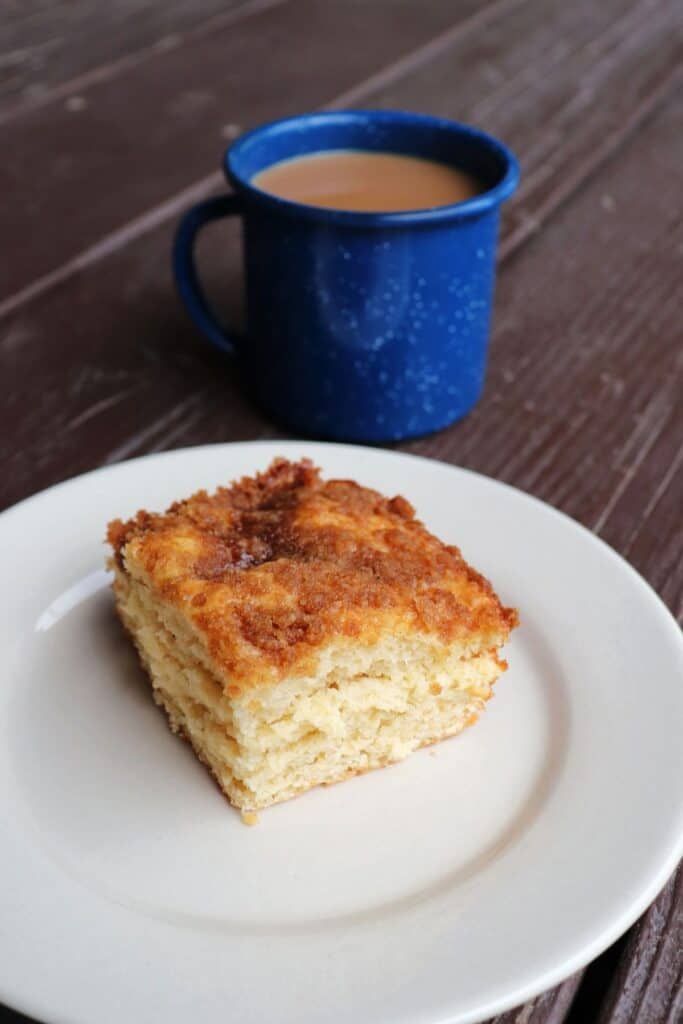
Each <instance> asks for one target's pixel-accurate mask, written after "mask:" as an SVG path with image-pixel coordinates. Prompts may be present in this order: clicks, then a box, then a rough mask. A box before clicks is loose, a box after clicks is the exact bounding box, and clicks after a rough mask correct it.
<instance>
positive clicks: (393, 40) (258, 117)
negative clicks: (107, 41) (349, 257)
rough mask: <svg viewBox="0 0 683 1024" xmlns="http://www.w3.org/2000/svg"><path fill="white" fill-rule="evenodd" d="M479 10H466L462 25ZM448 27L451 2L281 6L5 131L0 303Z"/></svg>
mask: <svg viewBox="0 0 683 1024" xmlns="http://www.w3.org/2000/svg"><path fill="white" fill-rule="evenodd" d="M477 6H478V0H461V2H460V3H459V4H458V5H457V8H456V10H457V12H458V17H461V18H467V16H468V15H471V14H472V13H473V12H474V11H476V9H477ZM250 9H251V8H246V7H245V10H250ZM453 20H454V15H453V7H452V5H451V4H449V3H448V0H423V2H421V3H420V4H419V5H416V4H414V3H413V2H412V0H375V2H373V3H372V4H369V5H368V4H362V3H358V2H356V0H353V2H351V3H339V2H336V0H325V2H322V3H321V2H320V0H296V2H290V3H287V4H278V5H276V6H271V7H267V8H265V9H263V10H256V12H255V13H252V14H251V15H250V16H248V17H243V18H242V19H241V21H239V22H238V23H237V24H238V25H239V31H237V30H236V28H235V26H233V25H232V24H228V25H226V26H225V27H224V28H222V29H221V28H220V27H219V28H217V30H216V31H214V32H212V33H210V34H207V35H202V36H201V37H200V38H199V39H197V40H196V42H195V43H194V44H193V46H192V47H191V48H188V47H178V48H174V49H172V50H167V51H158V52H155V53H152V54H150V55H149V56H148V59H146V60H144V61H142V62H140V63H136V64H135V65H134V66H132V67H131V68H130V69H129V70H128V71H127V73H126V74H125V75H119V76H117V77H115V78H113V79H107V80H105V81H101V82H99V81H98V82H95V83H94V84H93V85H92V86H90V87H89V88H86V89H84V90H83V91H82V93H81V94H80V101H81V105H80V106H79V107H78V108H77V109H74V108H73V106H72V105H71V104H70V103H69V102H66V101H63V100H62V99H61V98H60V99H59V100H58V101H56V102H55V103H50V104H47V105H45V106H43V107H41V108H40V109H38V110H35V111H29V112H27V113H26V114H25V115H24V116H22V117H21V118H17V119H15V120H13V121H12V122H10V123H8V124H5V125H4V126H0V137H1V138H2V144H3V150H4V154H5V157H4V159H3V161H2V165H0V189H2V192H3V194H4V196H5V197H6V198H8V199H9V200H10V201H9V202H6V203H5V204H4V205H3V208H2V213H1V214H0V216H1V217H2V223H1V228H0V234H2V236H3V238H4V239H6V240H7V243H9V244H10V245H11V247H12V251H13V259H12V260H11V261H7V262H5V263H3V264H2V265H1V266H0V298H5V297H7V296H8V295H11V294H14V293H16V292H17V291H20V290H21V289H23V288H25V287H26V286H28V285H30V284H31V282H32V281H34V280H35V279H36V278H39V277H41V276H42V275H44V274H48V273H50V272H51V271H54V270H55V269H56V268H58V267H60V266H61V264H63V263H64V262H65V261H67V260H69V259H72V258H74V257H75V256H76V255H77V254H78V253H79V252H80V251H81V250H83V249H84V248H87V247H88V246H92V245H93V244H94V243H96V242H99V241H100V240H101V239H102V238H103V236H106V235H107V234H108V233H110V232H112V231H115V230H116V229H118V228H120V227H121V225H122V224H124V223H126V222H128V221H130V220H132V219H134V218H136V217H138V216H140V215H141V214H144V212H145V211H146V210H148V209H149V207H150V206H152V205H156V204H158V203H159V202H160V201H163V200H166V199H168V198H169V197H171V196H173V195H174V194H175V193H176V192H178V191H182V190H183V189H185V188H186V187H187V186H188V185H191V184H192V183H193V182H195V181H196V179H198V178H202V177H204V176H206V174H207V173H210V172H214V173H216V172H218V169H219V166H220V158H221V154H222V151H223V150H224V148H225V146H226V145H227V143H228V141H229V140H230V139H231V138H233V137H234V135H235V134H237V133H239V131H241V130H242V129H244V128H248V127H250V126H252V125H254V124H256V123H257V122H259V121H263V120H267V119H269V118H273V117H278V116H284V115H285V114H291V113H296V112H298V111H299V110H302V109H304V110H305V109H310V108H311V107H317V106H320V105H322V104H324V103H327V102H328V101H330V100H332V99H334V97H336V96H337V94H339V93H341V92H343V91H344V90H346V89H348V88H349V86H351V85H353V84H356V83H357V82H358V81H359V79H363V78H366V77H367V76H368V75H369V74H371V72H373V71H375V70H376V69H377V68H378V67H383V66H385V65H386V64H387V63H390V62H392V61H395V60H397V59H398V58H399V57H401V56H402V55H404V54H405V53H406V52H407V51H411V50H413V49H414V48H415V47H417V46H419V45H420V44H421V43H424V42H426V41H427V40H429V39H431V38H432V37H433V36H434V35H435V34H437V33H439V32H440V31H442V30H443V29H444V28H446V27H448V26H450V25H452V23H453ZM389 22H390V24H391V32H388V31H386V26H387V23H389ZM38 171H39V179H38V181H37V172H38ZM217 177H218V179H219V180H220V175H219V174H217ZM37 185H39V187H37ZM84 196H87V197H88V198H87V202H84V201H83V197H84Z"/></svg>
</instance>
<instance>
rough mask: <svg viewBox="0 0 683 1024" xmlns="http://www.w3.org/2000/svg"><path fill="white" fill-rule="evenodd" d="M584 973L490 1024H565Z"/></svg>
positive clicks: (491, 1020) (580, 972) (574, 975)
mask: <svg viewBox="0 0 683 1024" xmlns="http://www.w3.org/2000/svg"><path fill="white" fill-rule="evenodd" d="M582 974H583V972H582V971H579V972H578V974H573V975H572V976H571V978H567V980H566V981H563V982H562V984H561V985H558V986H557V988H554V989H551V990H550V991H549V992H544V993H543V995H540V996H538V997H537V998H536V999H532V1000H531V1002H528V1003H525V1004H524V1005H523V1006H518V1007H517V1008H516V1009H514V1010H508V1011H507V1013H500V1014H498V1016H497V1017H492V1018H491V1019H490V1020H489V1021H488V1024H563V1021H565V1020H566V1018H567V1014H568V1012H569V1009H570V1007H571V1005H572V1001H573V999H574V996H575V995H576V990H577V989H578V987H579V984H580V982H581V977H582Z"/></svg>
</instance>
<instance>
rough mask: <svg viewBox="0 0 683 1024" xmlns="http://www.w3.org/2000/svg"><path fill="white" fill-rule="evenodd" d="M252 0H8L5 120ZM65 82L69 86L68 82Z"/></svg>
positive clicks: (1, 60) (176, 41)
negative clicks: (94, 74) (96, 72)
mask: <svg viewBox="0 0 683 1024" xmlns="http://www.w3.org/2000/svg"><path fill="white" fill-rule="evenodd" d="M249 2H250V0H164V3H159V2H158V0H115V2H113V3H105V2H103V0H97V2H95V3H93V2H92V0H47V2H46V0H4V2H3V5H2V36H1V37H0V121H1V120H2V119H3V117H6V116H7V115H14V114H16V113H18V112H20V111H23V110H25V109H27V108H28V107H33V106H36V105H40V104H42V103H44V102H45V101H46V100H47V99H49V98H50V97H53V96H54V95H55V93H56V92H58V93H59V95H60V96H65V95H68V93H69V92H74V91H75V90H74V89H72V88H71V86H72V83H74V85H76V88H78V87H79V86H82V85H83V84H84V83H85V82H87V80H88V75H89V74H92V72H93V71H95V70H101V69H103V68H104V69H107V74H111V73H112V72H113V73H116V72H117V71H118V70H124V69H126V68H127V67H129V66H131V62H132V60H134V59H136V58H138V57H139V56H141V55H143V54H144V53H146V52H147V51H149V50H151V51H154V50H166V49H173V48H174V47H176V46H179V45H180V44H181V43H182V42H183V38H184V36H185V35H186V34H188V33H189V34H190V36H191V37H193V36H196V34H197V30H198V26H199V27H200V31H201V26H203V25H205V24H206V23H207V21H209V22H210V23H214V21H215V16H216V15H219V16H223V15H224V14H225V13H226V11H230V10H234V9H235V8H237V7H239V6H241V5H243V4H245V3H249ZM65 87H66V88H65Z"/></svg>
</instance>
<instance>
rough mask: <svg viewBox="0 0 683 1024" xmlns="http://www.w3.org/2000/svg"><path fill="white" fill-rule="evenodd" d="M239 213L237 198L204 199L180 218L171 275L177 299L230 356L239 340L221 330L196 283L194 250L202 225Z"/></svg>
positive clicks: (240, 208)
mask: <svg viewBox="0 0 683 1024" xmlns="http://www.w3.org/2000/svg"><path fill="white" fill-rule="evenodd" d="M241 213H242V204H241V202H240V199H239V197H238V196H236V195H227V196H214V197H213V198H212V199H206V200H205V201H204V202H203V203H197V205H196V206H193V207H192V209H190V210H188V211H187V213H186V214H185V215H184V216H183V218H182V220H181V221H180V224H179V225H178V229H177V231H176V234H175V240H174V242H173V273H174V276H175V281H176V287H177V288H178V292H179V294H180V298H181V299H182V301H183V304H184V306H185V308H186V309H187V311H188V313H189V314H190V317H191V318H192V319H193V320H194V322H195V323H196V325H197V327H199V329H200V330H201V331H202V333H203V334H204V336H205V337H206V339H207V340H208V341H210V342H211V344H212V345H215V346H216V348H217V349H220V351H221V352H223V353H224V354H225V355H229V356H234V355H235V354H236V352H237V349H238V347H239V336H238V335H235V334H233V333H232V332H231V331H229V330H228V329H227V328H226V327H224V326H223V324H221V322H220V320H219V319H218V317H217V316H216V314H215V313H214V311H213V310H212V308H211V306H210V304H209V302H208V300H207V298H206V295H205V294H204V289H203V288H202V286H201V284H200V281H199V275H198V274H197V267H196V264H195V259H194V248H195V242H196V239H197V235H198V234H199V232H200V231H201V229H202V228H203V227H204V225H205V224H208V223H209V222H210V221H212V220H220V219H221V218H223V217H234V216H237V215H239V214H241Z"/></svg>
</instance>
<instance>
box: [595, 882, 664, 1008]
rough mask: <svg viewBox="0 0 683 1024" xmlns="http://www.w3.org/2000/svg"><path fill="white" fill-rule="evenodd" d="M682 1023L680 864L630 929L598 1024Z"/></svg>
mask: <svg viewBox="0 0 683 1024" xmlns="http://www.w3.org/2000/svg"><path fill="white" fill-rule="evenodd" d="M681 1020H683V866H681V867H679V869H678V871H677V872H676V874H675V875H674V877H673V878H672V879H671V880H670V881H669V883H668V885H667V886H666V888H665V889H664V891H663V892H662V894H661V895H660V897H659V899H657V900H656V901H655V903H653V905H652V906H651V907H650V909H649V910H648V911H647V913H646V914H644V915H643V917H642V918H641V919H640V921H639V922H638V923H637V924H636V925H635V927H634V928H633V929H632V931H631V933H630V935H629V938H628V940H627V943H626V947H625V950H624V955H623V958H622V962H621V964H620V966H619V969H618V971H617V972H616V974H615V975H614V978H613V980H612V985H611V988H610V991H609V993H608V995H607V998H606V999H605V1002H604V1003H603V1005H602V1007H601V1009H600V1013H599V1014H598V1018H597V1021H596V1024H655V1022H656V1024H680V1022H681Z"/></svg>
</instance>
